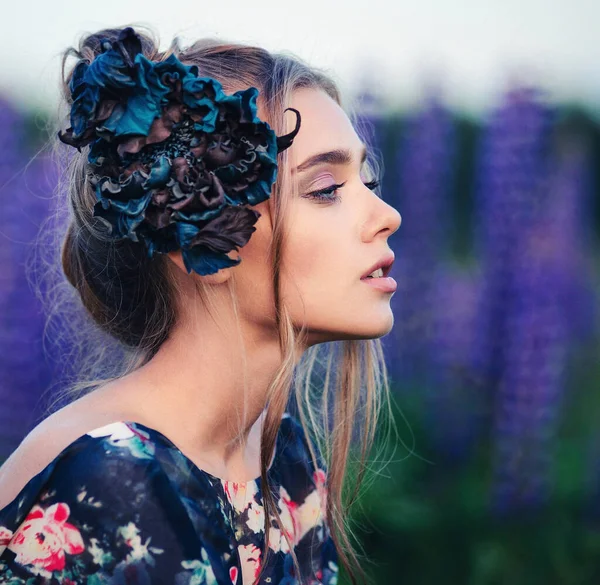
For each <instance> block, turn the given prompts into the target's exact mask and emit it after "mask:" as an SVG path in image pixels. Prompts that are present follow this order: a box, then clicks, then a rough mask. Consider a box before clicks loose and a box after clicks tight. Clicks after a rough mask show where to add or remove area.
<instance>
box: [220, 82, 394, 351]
mask: <svg viewBox="0 0 600 585" xmlns="http://www.w3.org/2000/svg"><path fill="white" fill-rule="evenodd" d="M290 106H291V107H293V108H295V109H297V110H298V111H299V112H300V115H301V116H302V121H301V126H300V130H299V132H298V134H297V135H296V137H295V138H294V142H293V144H292V146H291V147H290V148H289V149H288V151H289V154H288V160H289V161H290V164H291V166H292V174H293V176H294V177H295V178H297V181H298V189H299V192H298V195H297V196H292V195H290V196H289V203H288V207H287V213H286V217H287V219H286V224H287V226H286V228H287V234H286V236H285V243H284V250H283V257H282V259H281V267H282V274H281V286H282V289H281V293H282V297H283V298H282V301H283V302H284V303H286V305H287V306H288V309H289V310H290V312H291V315H292V319H293V322H294V324H295V325H296V326H298V327H299V326H300V325H301V324H302V322H305V323H306V327H307V331H308V345H309V346H310V345H314V344H315V343H321V342H325V341H335V340H341V339H371V338H377V337H381V336H383V335H385V334H387V333H388V332H389V331H390V330H391V328H392V326H393V323H394V316H393V313H392V311H391V308H390V299H391V297H392V295H393V293H392V292H383V291H381V290H378V289H376V288H375V287H374V286H371V285H369V284H368V283H367V282H365V281H364V280H361V277H362V276H363V275H364V274H365V273H366V272H368V271H369V269H370V268H371V267H372V266H373V265H374V264H375V263H376V262H378V261H379V260H380V259H382V258H383V257H385V256H389V255H390V253H391V251H390V248H389V245H388V238H389V237H390V236H391V235H392V234H393V233H394V232H395V231H396V230H397V229H398V228H399V226H400V223H401V219H402V218H401V216H400V214H399V213H398V211H397V210H396V209H394V208H393V207H391V206H390V205H388V204H387V203H386V202H385V201H383V200H382V199H381V198H379V197H378V196H377V194H376V193H375V192H373V191H372V190H371V189H369V188H368V187H367V186H365V184H364V183H366V182H368V181H369V180H372V179H377V178H378V177H368V176H366V174H365V169H364V168H361V167H362V165H361V158H362V154H363V144H362V142H361V140H360V138H359V137H358V135H357V134H356V132H355V131H354V128H353V126H352V124H351V122H350V120H349V118H348V116H347V115H346V113H345V112H344V111H343V110H342V108H341V107H340V106H339V105H338V104H337V103H336V102H335V101H334V100H333V99H331V98H330V97H329V96H328V95H327V94H326V93H325V92H323V91H321V90H314V89H302V90H298V91H297V92H296V93H295V94H294V96H293V99H292V103H291V104H290ZM259 116H260V111H259ZM286 116H289V118H290V122H289V126H288V128H290V129H292V128H293V127H294V125H295V119H296V117H295V114H294V113H293V112H290V111H288V112H286ZM334 150H339V151H347V152H348V154H349V157H350V161H349V162H347V163H341V162H337V163H334V162H327V161H322V162H319V163H318V164H315V165H311V166H310V167H307V168H305V169H299V168H297V167H300V166H302V165H303V163H305V162H306V161H308V160H309V159H311V158H312V157H314V156H315V155H317V154H321V153H326V152H329V151H334ZM330 158H331V157H330ZM342 183H343V186H342V187H340V188H338V189H337V190H336V191H335V192H334V193H333V194H329V195H325V197H329V198H330V199H329V200H322V201H321V200H319V199H316V198H311V197H310V196H309V193H310V192H313V191H316V190H320V189H326V188H328V187H331V186H332V185H335V184H342ZM336 196H337V198H338V199H333V197H336ZM269 205H270V202H269V200H267V201H264V202H262V203H260V204H259V205H256V206H255V207H254V209H256V210H257V211H258V212H260V213H261V217H260V218H259V219H258V221H257V223H256V224H255V227H256V231H255V232H254V233H253V234H252V237H251V238H250V240H249V242H248V243H247V244H246V245H245V246H244V247H243V248H241V249H240V250H239V257H241V259H242V261H241V263H240V264H239V265H238V266H236V267H234V268H232V269H228V270H227V271H226V272H230V273H233V275H234V278H235V285H236V286H235V288H236V291H237V296H238V299H239V302H240V310H241V312H242V315H243V319H244V321H246V322H249V323H248V324H249V325H250V326H251V327H252V328H255V327H258V328H259V329H261V330H262V332H263V333H265V335H269V334H270V335H272V332H273V323H274V316H275V315H274V297H273V291H272V275H271V270H270V259H269V256H268V250H269V245H270V242H271V238H272V233H271V232H272V224H271V215H270V211H269ZM231 256H232V257H235V256H236V255H235V254H232V255H231Z"/></svg>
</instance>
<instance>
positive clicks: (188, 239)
mask: <svg viewBox="0 0 600 585" xmlns="http://www.w3.org/2000/svg"><path fill="white" fill-rule="evenodd" d="M101 47H102V53H101V54H100V55H99V56H98V57H97V58H96V59H95V60H94V61H93V62H92V63H88V62H86V61H81V62H79V63H78V64H77V65H76V67H75V69H74V70H73V75H72V78H71V82H70V90H71V95H72V99H73V103H72V107H71V127H70V128H68V129H67V130H66V131H65V132H59V139H60V140H61V141H62V142H64V143H66V144H69V145H70V146H73V147H76V148H78V149H81V148H82V147H84V146H88V145H89V146H90V149H89V154H88V162H89V164H90V168H91V173H90V175H91V181H92V184H93V185H94V187H95V190H96V198H97V203H96V204H95V206H94V216H95V217H99V218H101V219H102V221H104V222H105V223H106V225H107V227H108V229H109V233H110V236H111V237H113V238H114V239H122V238H129V239H131V240H133V241H135V242H143V244H144V245H145V246H146V248H147V250H148V254H149V255H150V256H152V255H153V254H155V253H166V252H170V251H174V250H177V249H181V250H182V255H183V260H184V263H185V266H186V269H187V270H188V272H191V271H192V270H193V271H195V272H197V273H198V274H202V275H205V274H212V273H214V272H217V271H218V270H220V269H221V268H227V267H231V266H235V265H237V264H238V263H239V262H240V260H239V259H238V260H232V259H231V258H229V257H228V256H227V253H228V252H231V251H232V250H234V249H237V248H240V247H242V246H244V245H245V244H246V243H247V242H248V240H249V239H250V236H251V235H252V233H253V232H254V231H255V229H256V228H255V227H254V224H255V223H256V221H257V220H258V218H259V217H260V214H259V213H258V212H257V211H255V210H252V209H248V208H247V207H244V206H246V205H250V206H253V205H257V204H258V203H261V202H262V201H265V200H266V199H268V198H269V197H270V194H271V188H272V186H273V183H274V182H275V180H276V178H277V154H278V153H279V152H282V151H283V150H285V149H286V148H288V147H289V146H290V145H291V144H292V141H293V138H294V137H295V135H296V134H297V133H298V130H299V129H300V113H299V112H298V111H297V110H294V109H293V108H288V109H291V110H293V111H294V112H295V113H296V116H297V120H296V128H295V129H294V130H293V131H292V132H291V133H289V134H287V135H285V136H280V137H278V136H276V135H275V133H274V132H273V130H272V129H271V128H270V126H269V124H267V123H266V122H263V121H262V120H261V119H260V118H259V117H258V116H257V106H256V99H257V96H258V89H257V88H255V87H250V88H248V89H246V90H243V91H237V92H235V93H234V94H232V95H226V94H225V93H224V92H223V88H222V86H221V84H220V83H219V82H218V81H217V80H216V79H213V78H211V77H199V76H198V67H197V66H196V65H184V64H183V63H181V61H179V59H178V58H177V57H176V56H175V55H170V56H169V57H168V58H167V59H166V60H165V61H162V62H158V63H156V62H153V61H150V60H149V59H147V58H146V57H145V56H144V55H143V54H142V52H141V51H142V43H141V40H140V38H139V37H138V36H137V34H136V33H135V32H134V30H133V29H132V28H131V27H127V28H125V29H123V30H122V31H121V33H120V35H119V37H118V39H117V40H116V41H114V42H112V43H111V42H110V41H108V40H104V41H103V42H102V44H101Z"/></svg>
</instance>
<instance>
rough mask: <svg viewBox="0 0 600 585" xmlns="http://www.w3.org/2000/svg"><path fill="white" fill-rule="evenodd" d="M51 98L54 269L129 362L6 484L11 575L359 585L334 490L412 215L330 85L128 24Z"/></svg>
mask: <svg viewBox="0 0 600 585" xmlns="http://www.w3.org/2000/svg"><path fill="white" fill-rule="evenodd" d="M72 56H74V57H76V63H75V64H74V65H73V66H71V67H70V68H69V67H67V62H68V58H69V57H72ZM62 81H63V97H64V105H65V110H66V112H67V113H68V118H67V119H66V120H67V123H66V124H65V120H60V124H61V126H60V128H61V130H60V132H59V133H58V139H57V140H56V148H57V149H62V150H63V151H64V152H68V164H67V165H66V168H65V177H66V179H65V183H66V184H67V196H68V205H69V210H70V223H69V226H68V229H67V232H66V234H64V237H63V241H62V248H61V258H62V270H63V271H64V275H65V276H66V280H67V281H68V282H69V283H70V286H72V287H73V289H74V291H76V294H77V295H78V297H79V298H80V302H81V303H82V305H83V307H84V308H85V310H86V311H87V314H88V315H89V317H90V320H93V322H94V324H95V326H96V327H98V328H99V329H101V330H102V331H103V332H106V333H107V334H109V335H110V336H111V337H112V338H114V339H115V341H116V342H118V343H119V344H121V345H122V346H124V347H126V348H127V349H128V351H130V352H131V355H133V356H134V357H135V359H133V360H132V361H131V362H130V364H129V366H128V367H127V368H126V369H125V370H124V371H123V372H122V374H121V375H119V376H115V377H112V378H109V379H105V380H103V381H101V383H98V384H96V386H95V387H94V388H92V389H91V391H89V392H87V393H85V394H84V395H83V396H80V397H78V398H76V399H73V400H72V401H70V403H69V404H68V405H66V406H64V407H62V408H61V409H60V410H57V411H56V412H54V413H52V414H51V415H50V416H48V417H47V418H46V419H45V420H43V421H42V422H41V423H40V424H39V425H38V426H37V427H36V428H35V429H34V430H33V431H32V432H31V433H29V435H27V437H25V439H24V440H23V442H22V443H21V445H20V446H19V447H18V449H17V450H16V451H15V452H14V453H13V454H12V455H11V457H10V458H9V459H8V460H7V461H6V462H5V463H4V465H3V466H2V467H1V468H0V581H1V582H3V583H4V582H7V583H12V584H15V585H16V584H21V583H22V584H25V583H28V584H29V583H61V584H75V583H86V584H88V585H91V584H94V585H95V584H98V585H100V584H101V583H115V584H116V583H123V584H125V583H127V584H133V583H139V584H146V583H165V584H167V583H168V584H177V585H183V584H190V585H191V584H196V585H204V584H206V585H210V584H219V585H221V584H233V585H251V584H253V583H270V584H271V585H278V584H282V585H294V584H298V585H300V584H305V585H309V584H312V585H316V584H323V585H334V584H335V583H337V580H338V574H339V568H340V566H341V565H342V564H343V566H344V568H345V569H346V570H347V572H348V574H349V576H350V578H351V580H352V582H353V583H357V582H358V580H359V578H361V579H363V580H365V579H366V574H365V573H364V572H363V570H362V569H361V568H360V565H359V563H358V561H357V559H358V555H357V554H356V553H355V552H354V551H353V549H352V546H351V543H350V538H349V533H350V529H349V527H348V520H347V517H346V511H347V506H348V502H346V501H345V500H344V499H343V495H344V493H343V492H344V489H345V482H346V481H347V477H348V470H349V462H350V458H349V453H350V446H351V443H352V441H353V437H355V435H356V430H357V429H360V431H361V434H360V437H359V440H360V442H359V445H360V448H361V453H362V457H363V458H362V459H361V461H360V464H359V466H358V473H357V477H356V478H353V480H352V483H353V485H352V486H351V487H352V488H355V489H358V486H359V485H360V483H361V480H362V478H363V473H364V469H365V461H366V456H367V454H368V451H369V448H370V447H371V445H372V444H373V439H374V435H375V432H376V427H378V426H379V425H380V424H381V422H380V421H381V419H380V413H381V412H382V408H383V406H384V405H385V404H386V401H388V402H387V404H388V405H389V388H388V380H387V370H386V367H385V363H384V359H383V351H382V346H381V341H380V340H379V338H380V337H382V336H384V335H386V334H387V333H389V331H390V330H391V328H392V326H393V314H392V311H391V308H390V298H391V296H392V294H391V293H393V292H394V290H395V283H394V281H393V279H391V278H389V277H388V276H387V275H388V273H389V270H390V267H391V264H392V262H393V259H394V254H393V252H392V251H391V250H390V248H389V245H388V238H389V237H390V236H391V235H392V234H393V233H394V232H395V231H396V230H397V229H398V228H399V226H400V223H401V217H400V214H399V213H398V212H397V211H396V210H395V209H394V208H393V207H391V206H390V205H389V204H387V203H386V202H384V200H383V199H382V198H381V197H380V196H379V195H378V194H377V187H378V181H377V177H376V176H375V173H374V168H373V163H372V161H371V158H370V154H371V153H369V152H368V150H367V147H366V145H365V144H363V142H362V141H361V140H360V138H359V135H358V134H357V133H356V131H355V127H354V125H353V123H352V121H351V119H350V117H349V115H348V114H347V113H346V111H345V109H344V108H343V107H342V98H341V95H340V91H339V89H338V88H337V85H336V83H335V82H334V81H333V80H332V79H331V78H330V77H328V76H327V75H326V74H325V73H324V72H322V71H319V70H317V69H316V68H312V67H310V66H308V65H307V64H305V63H304V62H302V61H301V60H300V59H298V58H296V57H293V56H290V55H287V54H279V53H271V52H268V51H266V50H265V49H262V48H259V47H254V46H248V45H242V44H234V43H223V42H219V41H216V40H212V39H206V40H200V41H197V42H196V43H193V44H192V45H191V46H189V47H188V48H185V49H182V48H180V47H179V46H178V43H177V42H174V43H173V44H172V45H171V47H170V48H169V49H168V50H167V51H164V52H161V51H159V49H158V45H157V43H156V41H155V40H154V39H153V37H152V35H151V34H150V33H149V32H147V31H142V27H137V26H136V27H135V29H134V28H131V27H124V28H119V29H104V30H101V31H98V32H96V33H93V34H88V35H86V36H85V37H84V38H82V39H81V41H80V43H79V47H78V48H77V49H70V50H68V51H66V52H65V53H64V56H63V80H62ZM67 126H68V128H67V129H66V130H65V128H66V127H67ZM332 342H339V343H338V344H335V343H332ZM323 356H324V357H323ZM317 372H319V373H320V374H321V377H320V378H319V382H318V384H316V383H315V382H314V381H313V378H314V374H315V373H317ZM291 400H293V402H292V404H295V405H296V409H297V413H296V414H294V415H292V414H291V413H290V412H288V407H289V405H290V401H291ZM355 495H356V491H355V492H354V494H353V497H354V496H355Z"/></svg>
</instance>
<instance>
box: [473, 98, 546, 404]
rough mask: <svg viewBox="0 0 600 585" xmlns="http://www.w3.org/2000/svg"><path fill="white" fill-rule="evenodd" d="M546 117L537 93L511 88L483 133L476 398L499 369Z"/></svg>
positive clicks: (540, 172) (540, 169) (477, 209)
mask: <svg viewBox="0 0 600 585" xmlns="http://www.w3.org/2000/svg"><path fill="white" fill-rule="evenodd" d="M552 116H553V110H552V109H551V108H550V107H548V106H547V105H545V104H544V103H543V100H542V95H541V92H539V90H537V89H535V88H522V87H517V88H514V89H511V90H510V91H509V92H508V94H507V95H506V97H505V98H504V103H502V104H501V105H500V106H499V107H498V108H497V109H496V110H495V111H494V112H493V113H492V114H491V116H490V119H489V120H488V121H487V123H486V125H485V128H484V133H483V138H482V141H481V149H480V160H479V162H478V168H477V170H476V195H475V205H474V212H473V216H474V253H475V256H476V258H477V259H478V261H479V262H480V265H481V271H482V283H481V286H482V289H481V295H480V297H479V302H478V309H477V313H478V316H477V321H478V324H477V326H476V330H475V336H474V339H473V352H472V368H473V377H474V379H476V380H478V381H479V385H480V388H481V391H482V392H488V393H491V394H493V392H494V390H493V388H494V387H495V384H497V380H498V378H499V375H500V372H501V369H502V363H503V357H502V354H503V349H504V347H505V345H506V343H507V341H506V339H505V332H504V321H505V315H504V311H505V307H506V306H507V302H508V300H509V296H510V294H511V289H510V278H509V270H510V267H511V266H512V262H513V260H514V257H515V255H516V254H518V252H517V250H516V247H515V241H516V239H517V238H518V235H519V234H520V233H521V231H522V230H523V228H524V226H527V225H529V224H530V222H531V217H532V213H533V211H534V210H535V209H536V205H537V203H538V197H537V196H536V193H537V192H538V190H539V188H540V181H541V180H542V179H543V178H544V173H545V168H544V150H545V149H546V148H547V147H548V145H549V141H548V136H549V133H550V131H551V128H552V126H551V122H552Z"/></svg>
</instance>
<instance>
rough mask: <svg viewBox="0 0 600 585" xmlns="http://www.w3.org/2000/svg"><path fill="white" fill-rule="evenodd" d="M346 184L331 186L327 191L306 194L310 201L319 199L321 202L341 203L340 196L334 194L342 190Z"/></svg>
mask: <svg viewBox="0 0 600 585" xmlns="http://www.w3.org/2000/svg"><path fill="white" fill-rule="evenodd" d="M345 184H346V183H345V182H344V183H339V184H335V185H330V186H329V187H326V188H325V189H318V190H317V191H310V192H309V193H307V194H306V197H309V198H310V199H318V200H319V201H339V200H340V199H341V197H340V196H339V195H334V193H335V192H336V191H337V190H338V189H339V188H340V187H343V186H344V185H345Z"/></svg>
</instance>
